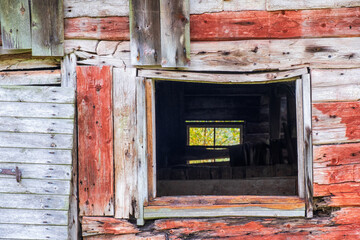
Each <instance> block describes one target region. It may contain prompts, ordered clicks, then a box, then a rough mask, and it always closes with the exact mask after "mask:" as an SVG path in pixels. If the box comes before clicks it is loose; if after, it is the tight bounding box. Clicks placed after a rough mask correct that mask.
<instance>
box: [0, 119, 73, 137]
mask: <svg viewBox="0 0 360 240" xmlns="http://www.w3.org/2000/svg"><path fill="white" fill-rule="evenodd" d="M0 122H1V124H0V132H16V133H62V134H73V130H74V120H73V119H51V118H17V117H0Z"/></svg>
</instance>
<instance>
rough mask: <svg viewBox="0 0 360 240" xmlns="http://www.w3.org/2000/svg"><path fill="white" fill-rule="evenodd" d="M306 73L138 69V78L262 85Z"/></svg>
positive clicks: (304, 69)
mask: <svg viewBox="0 0 360 240" xmlns="http://www.w3.org/2000/svg"><path fill="white" fill-rule="evenodd" d="M304 73H307V69H306V68H300V69H296V70H291V71H283V72H268V73H253V74H248V73H244V74H232V73H222V74H221V73H219V74H214V73H196V72H186V71H181V72H180V71H164V70H152V69H140V70H139V72H138V76H139V77H146V78H155V79H162V80H169V81H171V80H176V81H179V80H182V81H189V82H201V83H219V84H226V83H245V84H249V83H264V82H270V81H281V80H287V81H289V80H292V78H294V77H298V76H301V75H302V74H304Z"/></svg>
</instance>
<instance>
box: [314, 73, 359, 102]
mask: <svg viewBox="0 0 360 240" xmlns="http://www.w3.org/2000/svg"><path fill="white" fill-rule="evenodd" d="M311 80H312V84H311V86H312V100H313V102H328V101H329V102H330V101H357V100H359V99H360V68H355V69H312V70H311Z"/></svg>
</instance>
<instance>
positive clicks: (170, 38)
mask: <svg viewBox="0 0 360 240" xmlns="http://www.w3.org/2000/svg"><path fill="white" fill-rule="evenodd" d="M160 23H161V66H162V67H187V66H189V65H190V6H189V0H179V1H172V0H160ZM155 36H156V35H155ZM131 51H132V49H131Z"/></svg>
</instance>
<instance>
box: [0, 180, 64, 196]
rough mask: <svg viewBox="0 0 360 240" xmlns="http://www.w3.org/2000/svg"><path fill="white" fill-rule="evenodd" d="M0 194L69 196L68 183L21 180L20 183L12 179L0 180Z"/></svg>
mask: <svg viewBox="0 0 360 240" xmlns="http://www.w3.org/2000/svg"><path fill="white" fill-rule="evenodd" d="M0 193H1V194H2V193H22V194H51V195H64V196H69V194H70V182H69V181H63V180H49V179H46V180H44V179H22V180H21V182H20V183H18V182H16V180H15V177H13V178H0Z"/></svg>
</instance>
